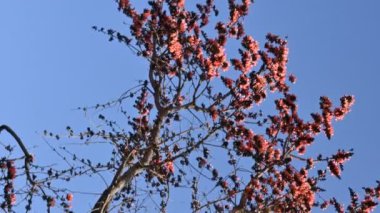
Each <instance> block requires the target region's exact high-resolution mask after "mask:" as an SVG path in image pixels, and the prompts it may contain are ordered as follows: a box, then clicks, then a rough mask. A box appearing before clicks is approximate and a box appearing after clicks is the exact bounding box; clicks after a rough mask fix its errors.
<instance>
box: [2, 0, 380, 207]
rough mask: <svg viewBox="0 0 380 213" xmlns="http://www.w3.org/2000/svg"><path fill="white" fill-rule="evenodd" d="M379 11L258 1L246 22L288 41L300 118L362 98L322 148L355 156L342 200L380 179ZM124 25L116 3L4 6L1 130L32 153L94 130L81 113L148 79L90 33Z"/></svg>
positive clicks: (348, 3) (125, 53)
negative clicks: (46, 137) (73, 130)
mask: <svg viewBox="0 0 380 213" xmlns="http://www.w3.org/2000/svg"><path fill="white" fill-rule="evenodd" d="M379 10H380V2H379V1H378V0H366V1H361V2H358V1H354V0H334V1H327V0H323V1H321V0H319V1H317V0H309V1H305V0H281V1H279V0H277V1H275V0H256V3H255V4H254V5H253V8H252V15H251V16H249V17H248V18H247V20H246V21H247V22H248V26H249V27H248V30H247V31H248V32H249V33H251V34H253V35H254V37H255V38H256V39H257V40H259V42H260V41H261V42H262V43H263V41H264V40H263V39H264V36H265V34H266V33H267V32H273V33H276V34H280V35H283V36H285V35H286V36H288V41H289V46H290V63H289V71H291V72H292V73H294V74H295V75H296V76H297V77H298V81H297V84H296V85H295V86H294V87H293V91H294V92H295V93H297V94H298V100H299V102H298V103H299V106H300V109H301V113H304V114H305V115H307V114H308V113H309V112H313V111H316V110H318V106H319V105H318V102H319V96H320V95H327V96H330V97H332V98H333V99H334V100H335V101H336V103H338V102H337V101H338V98H339V97H340V96H342V95H345V94H353V95H355V97H356V104H355V106H354V108H353V109H352V112H351V113H350V114H349V115H348V116H347V117H346V119H345V120H344V121H342V122H339V123H337V124H336V125H335V127H336V128H335V136H334V137H333V139H332V141H330V142H328V141H326V140H325V139H323V140H321V142H320V144H321V145H319V146H318V147H317V148H316V149H320V150H323V151H326V152H329V153H333V152H334V150H336V149H338V148H347V149H348V148H354V149H355V156H354V157H353V158H352V159H351V160H350V161H349V162H348V163H347V164H346V166H345V172H344V175H343V179H342V181H335V180H332V181H329V182H328V183H327V185H326V188H330V189H331V188H333V190H332V191H333V192H334V193H335V194H337V195H338V198H342V200H343V199H344V198H347V197H348V190H347V187H348V186H353V187H354V188H356V189H360V188H361V187H362V186H366V185H374V183H375V182H374V181H375V180H376V179H379V178H380V168H379V167H380V166H379V162H380V154H379V151H380V142H379V141H378V138H377V136H376V133H377V131H379V126H380V125H379V123H378V121H380V114H379V111H378V110H379V105H378V104H380V89H379V82H378V81H379V79H380V72H379V65H378V62H379V60H380V59H379V58H380V51H379V50H380V42H379V41H378V36H379V34H380V27H379V26H380V24H379V20H380V13H379ZM123 21H125V19H124V18H123V16H122V15H121V14H120V13H119V12H118V11H117V5H116V4H115V3H114V1H112V0H109V1H93V0H82V1H74V0H66V1H51V0H35V1H21V0H12V1H1V2H0V29H1V33H0V91H1V102H0V124H8V125H10V126H11V127H12V128H14V129H15V130H16V131H17V132H18V133H19V134H20V136H21V137H22V138H23V139H24V140H25V141H26V143H28V145H29V146H32V145H36V144H37V145H38V144H43V141H42V139H41V137H40V135H39V134H38V133H36V132H42V131H43V130H44V129H50V130H53V131H58V132H59V131H62V130H64V128H65V127H66V126H67V125H72V126H74V127H75V126H76V127H86V126H88V125H90V124H89V123H91V120H89V119H88V118H85V117H84V116H83V114H82V113H80V112H78V111H74V110H72V109H74V108H76V107H78V106H87V105H94V104H96V103H102V102H106V101H108V100H111V99H114V98H116V97H118V96H119V95H120V94H121V93H122V92H123V91H125V90H126V89H128V88H130V87H131V86H133V85H135V84H136V82H137V80H139V79H143V78H144V77H145V75H146V69H144V63H143V62H141V61H139V60H136V58H134V57H133V56H132V55H131V54H130V52H129V50H128V49H127V48H125V47H124V46H122V45H120V44H118V43H116V42H113V43H109V42H107V38H106V37H105V36H104V35H102V34H100V33H96V32H94V31H93V30H91V26H93V25H98V26H105V27H110V28H115V29H119V30H121V31H126V30H127V26H126V25H123ZM36 150H38V149H36ZM36 153H37V152H36ZM37 158H43V157H39V156H37ZM98 190H99V189H96V188H93V191H98ZM343 194H344V196H343ZM81 199H85V198H84V197H81ZM92 201H93V200H88V201H85V202H83V200H82V201H80V200H79V201H78V199H77V200H75V201H74V210H77V211H78V212H82V211H83V210H84V209H86V208H88V207H89V205H90V204H91V203H92Z"/></svg>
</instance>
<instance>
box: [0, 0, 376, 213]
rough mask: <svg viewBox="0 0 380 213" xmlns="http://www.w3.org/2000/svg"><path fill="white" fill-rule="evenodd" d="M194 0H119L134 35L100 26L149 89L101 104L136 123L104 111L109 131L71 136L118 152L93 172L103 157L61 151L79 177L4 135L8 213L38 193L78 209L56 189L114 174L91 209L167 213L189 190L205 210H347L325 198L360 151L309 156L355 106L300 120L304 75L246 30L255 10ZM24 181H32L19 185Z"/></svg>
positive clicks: (372, 195) (283, 49) (357, 202)
mask: <svg viewBox="0 0 380 213" xmlns="http://www.w3.org/2000/svg"><path fill="white" fill-rule="evenodd" d="M191 3H193V2H190V1H189V2H188V3H186V5H185V1H184V0H165V1H164V0H152V1H148V3H147V5H146V8H145V9H142V10H137V9H135V8H134V6H133V5H132V3H130V1H129V0H120V1H118V4H119V10H120V11H121V12H122V13H124V14H125V16H126V17H127V18H128V19H129V20H130V21H131V23H130V33H129V34H127V35H125V34H122V33H120V32H118V31H115V30H112V29H108V30H107V29H104V28H98V27H94V29H95V30H96V31H99V32H102V33H105V34H106V35H108V36H109V38H110V40H117V41H119V42H121V43H122V44H124V45H126V46H127V47H128V48H130V49H131V51H133V52H134V53H135V54H136V55H137V56H138V57H141V58H143V59H145V60H146V61H147V62H148V64H149V67H148V70H147V72H146V74H147V80H145V81H141V84H139V85H137V86H136V87H133V88H132V89H130V90H128V91H127V92H126V93H124V94H123V95H122V96H121V97H120V98H119V99H118V100H115V101H113V102H110V103H107V104H102V105H97V106H95V107H93V108H95V109H104V108H107V107H109V106H113V105H115V104H117V105H119V106H121V108H120V109H121V110H120V111H121V113H122V114H123V115H124V116H125V119H126V120H127V121H128V125H127V126H121V125H118V124H117V123H116V122H115V121H113V120H111V119H109V118H108V117H105V116H104V115H103V114H99V119H100V120H101V121H102V122H103V123H104V125H103V126H101V127H99V128H97V129H91V128H87V129H86V130H85V131H81V132H74V130H72V129H71V128H70V127H67V131H68V133H69V134H68V136H69V137H74V136H78V138H79V140H84V141H85V142H86V143H87V144H91V143H92V142H93V141H95V140H97V139H102V141H103V142H102V143H105V144H109V146H110V147H111V148H110V154H109V156H110V160H105V161H104V162H99V163H93V162H94V161H97V160H98V158H97V156H92V158H91V159H85V158H80V157H78V156H77V155H76V154H73V153H72V152H70V151H68V150H67V149H66V148H62V150H63V152H64V154H62V152H58V151H57V149H53V150H54V151H55V152H56V153H57V154H58V155H59V156H61V157H62V159H63V160H64V161H67V163H68V165H69V167H68V168H64V169H62V168H56V169H53V168H51V167H41V166H38V165H35V164H34V163H33V162H34V161H33V159H34V158H33V155H31V154H30V153H29V152H28V150H27V149H26V148H25V146H24V145H23V142H22V140H21V139H20V138H19V137H18V135H17V134H16V133H15V132H14V131H13V130H12V129H11V128H10V127H8V126H6V125H3V126H1V127H0V132H1V131H6V132H8V133H9V134H10V135H11V136H12V137H13V138H14V139H15V141H16V142H17V144H18V146H19V148H21V151H22V152H21V153H18V154H19V155H21V157H13V156H14V155H15V154H14V152H15V151H14V148H12V147H11V146H9V147H6V148H7V151H8V152H9V154H8V155H7V156H5V157H3V158H2V159H1V171H2V176H1V177H0V178H1V179H0V181H1V184H2V186H3V188H4V193H3V196H2V198H3V201H2V206H1V207H2V208H3V209H4V210H6V211H9V212H11V211H12V209H13V208H14V206H15V205H16V204H17V202H18V201H17V200H19V202H20V203H22V202H24V203H26V205H25V206H26V209H27V210H28V211H29V210H30V209H31V208H32V202H33V200H34V197H36V196H37V197H41V198H42V200H43V201H44V202H45V203H46V205H47V209H48V211H50V209H51V208H52V207H53V206H54V205H55V204H56V202H58V201H59V202H60V204H61V206H62V208H63V209H64V210H65V211H70V207H71V205H70V203H71V201H72V199H73V194H72V193H71V191H70V190H69V189H67V188H63V187H58V186H56V185H58V184H56V185H54V183H55V182H60V181H71V180H72V178H74V177H76V176H87V175H88V176H92V175H100V176H102V174H108V175H111V176H112V178H111V179H109V180H106V179H105V178H104V179H105V182H107V185H108V186H107V187H106V188H105V189H104V190H103V191H102V192H101V193H100V194H99V197H98V199H97V200H96V202H95V203H94V206H93V208H92V212H108V211H111V210H113V209H119V211H139V210H141V211H142V210H144V208H145V207H146V206H147V205H150V204H148V203H149V202H151V203H153V204H155V205H156V208H157V211H162V212H165V211H166V209H167V207H168V205H169V203H168V201H169V199H174V198H173V197H171V196H175V195H176V193H178V192H176V191H177V190H180V191H181V192H182V191H183V190H188V191H189V194H191V199H190V200H189V201H188V203H189V207H191V209H192V210H193V211H194V212H205V211H211V212H224V211H231V212H236V213H237V212H309V211H311V210H312V208H322V209H324V208H327V207H328V206H329V205H332V206H333V208H335V210H336V211H337V212H344V211H345V208H344V207H343V205H342V204H340V203H339V202H338V201H337V199H336V198H322V197H323V196H318V195H322V194H323V191H324V189H322V188H321V187H320V184H321V182H323V181H325V180H326V179H327V177H328V176H327V173H331V174H332V175H333V176H335V177H336V178H340V177H341V175H342V174H341V173H342V170H343V164H344V163H345V162H346V161H347V160H349V158H350V157H351V156H352V155H353V153H352V150H343V149H342V150H338V151H337V152H336V153H335V154H333V155H325V154H323V155H322V154H317V153H307V149H308V147H309V146H311V145H313V143H315V142H316V141H315V137H316V136H317V135H318V134H320V133H322V134H325V135H326V137H327V138H328V139H331V138H332V136H333V133H334V131H333V126H332V123H333V120H342V119H343V118H344V117H345V116H346V115H347V113H348V112H349V111H350V108H351V106H352V105H353V103H354V97H353V96H343V97H342V98H341V99H340V104H339V105H338V106H333V103H332V101H331V100H330V99H329V98H327V97H321V98H320V109H321V111H320V112H315V113H311V117H310V118H306V119H302V118H300V117H299V115H298V107H297V104H296V101H297V97H296V95H295V94H293V93H292V92H291V90H290V84H291V83H295V82H296V77H295V76H294V75H287V62H288V52H289V51H288V47H287V41H286V40H285V39H283V38H281V37H279V36H277V35H274V34H270V33H269V34H268V35H267V36H266V41H265V44H264V45H263V46H262V47H260V45H259V42H258V41H256V40H255V39H254V38H253V37H252V36H250V35H247V34H246V33H245V31H244V17H245V16H247V15H248V12H249V8H250V7H251V4H252V1H250V0H243V1H241V2H240V1H239V2H238V1H234V0H229V1H228V12H229V13H228V14H227V15H225V16H223V15H222V14H221V15H220V16H219V13H220V12H219V10H218V9H220V8H218V7H217V6H218V5H215V4H214V1H212V0H206V1H205V2H202V3H198V4H196V3H194V4H195V5H190V4H191ZM188 4H189V5H188ZM194 6H195V7H194ZM191 8H192V9H191ZM219 17H220V18H219ZM225 17H227V18H225ZM230 43H234V44H239V45H238V46H239V47H237V48H235V47H236V45H230ZM234 48H235V49H236V50H235V49H234ZM227 49H228V54H227ZM234 51H236V53H235V52H234ZM269 96H272V97H269ZM268 98H269V99H272V100H274V110H269V109H267V110H266V111H265V109H263V107H262V104H261V103H262V102H263V101H265V100H266V99H268ZM130 100H134V105H133V108H134V110H132V109H131V108H130V106H129V103H130ZM125 106H129V107H128V110H124V109H125ZM83 110H85V111H87V110H89V109H88V108H83ZM45 134H46V135H50V136H54V137H56V138H57V139H59V138H60V136H59V135H54V134H52V133H49V132H47V131H46V132H45ZM73 140H74V139H73ZM64 155H65V156H64ZM37 156H38V155H37ZM305 156H308V157H305ZM102 177H103V176H102ZM22 178H24V179H25V180H26V181H25V182H22V181H21V182H22V183H21V182H20V183H17V180H18V179H22ZM364 193H365V194H364V197H363V198H359V195H358V194H356V192H355V191H354V190H352V189H350V195H351V203H349V204H348V205H347V207H346V210H347V211H348V212H370V211H372V210H373V209H374V207H375V206H376V205H377V202H376V199H377V198H379V197H380V183H379V182H378V185H377V186H375V187H373V188H370V187H368V188H365V190H364ZM16 198H17V200H16Z"/></svg>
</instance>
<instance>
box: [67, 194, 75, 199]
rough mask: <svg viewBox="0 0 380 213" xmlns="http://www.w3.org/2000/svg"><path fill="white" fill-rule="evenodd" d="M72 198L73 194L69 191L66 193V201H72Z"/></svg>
mask: <svg viewBox="0 0 380 213" xmlns="http://www.w3.org/2000/svg"><path fill="white" fill-rule="evenodd" d="M73 198H74V196H73V194H71V193H68V194H67V195H66V200H67V201H72V200H73Z"/></svg>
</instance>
